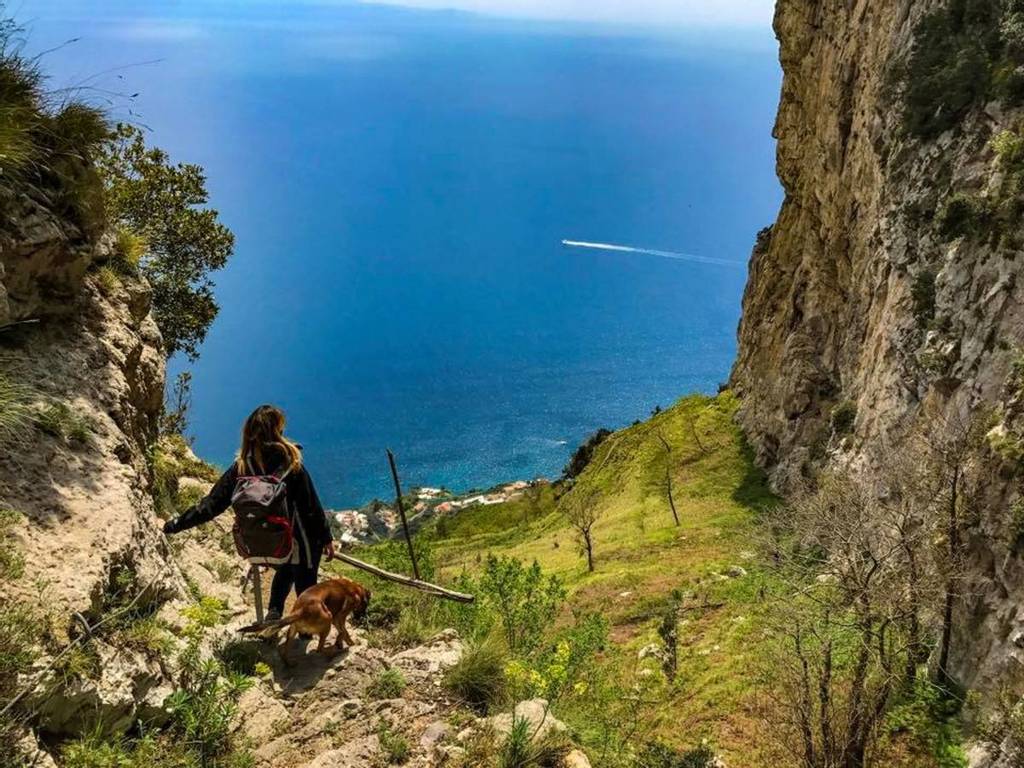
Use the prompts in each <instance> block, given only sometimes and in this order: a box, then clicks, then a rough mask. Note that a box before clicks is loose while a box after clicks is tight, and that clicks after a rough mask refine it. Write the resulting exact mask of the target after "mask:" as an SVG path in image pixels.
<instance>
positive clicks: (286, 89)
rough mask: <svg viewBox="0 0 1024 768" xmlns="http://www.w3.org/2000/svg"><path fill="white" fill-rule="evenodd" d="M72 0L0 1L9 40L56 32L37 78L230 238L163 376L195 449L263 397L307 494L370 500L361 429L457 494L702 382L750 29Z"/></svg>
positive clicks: (514, 472)
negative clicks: (208, 208) (13, 4)
mask: <svg viewBox="0 0 1024 768" xmlns="http://www.w3.org/2000/svg"><path fill="white" fill-rule="evenodd" d="M100 5H101V6H102V7H101V9H99V10H98V9H97V8H96V4H93V3H89V4H86V3H84V2H83V3H76V2H62V3H59V4H54V3H46V2H40V1H39V0H25V1H24V2H23V3H21V4H20V6H19V8H18V9H17V10H18V12H19V16H20V17H21V18H22V19H23V20H25V21H28V22H29V26H30V31H31V34H32V38H31V47H32V50H40V49H42V48H46V47H51V46H53V45H55V44H57V43H60V42H61V41H62V40H64V39H66V38H70V37H79V38H80V39H79V40H78V41H77V42H75V43H72V44H69V45H67V46H64V47H62V48H60V49H59V50H57V51H54V52H52V53H49V54H47V55H46V56H45V57H44V64H45V66H46V68H47V69H48V70H49V71H51V72H52V73H53V80H52V85H53V86H54V87H63V86H68V85H77V84H83V83H84V84H85V85H87V86H90V87H91V86H96V87H98V88H100V89H102V90H95V91H93V90H88V91H84V93H86V94H87V95H90V96H91V97H93V98H97V99H102V98H109V99H110V103H111V110H112V112H113V114H114V115H115V117H119V118H129V119H132V120H134V121H137V122H140V123H142V124H144V125H145V126H147V127H148V128H149V129H150V130H151V140H152V142H153V143H155V144H158V145H160V146H163V147H165V148H166V149H168V150H169V151H170V152H171V153H172V156H173V157H174V158H175V159H178V160H184V161H190V162H197V163H200V164H202V165H203V166H204V167H205V168H206V170H207V172H208V175H209V187H210V191H211V196H212V203H213V204H214V205H215V206H216V207H217V208H219V209H220V211H221V213H222V216H223V219H224V221H225V222H226V223H227V224H228V225H229V226H230V227H231V228H232V229H233V230H234V232H235V234H236V236H237V250H236V254H235V256H234V259H233V261H232V262H231V264H230V266H229V267H228V268H227V269H225V270H224V271H223V272H222V273H220V274H219V275H218V277H217V296H218V299H219V300H220V303H221V306H222V310H221V314H220V316H219V317H218V319H217V321H216V323H215V324H214V326H213V328H212V330H211V331H210V334H209V337H208V339H207V342H206V344H205V346H204V347H203V350H202V357H201V359H200V360H199V362H198V363H197V364H196V365H195V366H193V372H194V393H193V395H194V404H193V411H192V424H193V429H192V431H193V433H194V436H195V446H196V449H197V451H198V452H199V453H200V454H201V455H203V456H205V457H207V458H209V459H212V460H214V461H216V462H220V463H226V462H228V461H230V459H231V457H232V454H233V451H234V450H235V446H236V440H237V435H238V431H239V427H240V424H241V421H242V420H243V418H244V417H245V416H246V414H247V413H248V412H249V411H250V410H251V409H252V408H253V407H254V406H255V405H257V404H259V403H261V402H264V401H270V402H275V403H278V404H280V405H281V406H282V407H284V408H285V410H286V412H287V413H288V416H289V431H290V433H291V434H292V435H293V436H294V437H295V438H296V439H298V440H299V441H301V442H302V443H303V445H304V446H305V449H306V455H307V463H308V465H309V467H310V469H311V471H312V472H313V475H314V477H315V479H316V480H317V483H318V486H319V487H320V491H321V495H322V496H323V497H324V500H325V502H326V503H328V504H330V505H332V506H342V505H348V504H353V503H357V502H361V501H364V500H366V499H368V498H369V497H371V496H373V495H382V494H386V493H387V492H388V487H389V486H388V482H389V478H388V474H387V464H386V461H385V457H384V449H385V447H391V448H393V449H394V450H395V452H396V454H397V455H398V458H399V463H400V468H401V469H402V472H403V476H404V479H405V481H406V482H407V483H408V484H410V485H411V484H445V485H447V486H449V487H452V488H456V489H464V488H468V487H471V486H487V485H489V484H492V483H495V482H498V481H501V480H506V479H511V478H519V477H531V476H536V475H554V474H556V473H557V472H558V471H559V470H560V468H561V467H562V465H563V464H564V462H565V459H566V458H567V456H568V454H569V452H570V450H571V449H572V447H573V446H574V445H575V444H577V443H578V442H579V441H580V440H581V439H582V438H583V437H584V436H585V435H586V434H588V433H589V432H591V431H593V430H594V429H595V428H597V427H599V426H613V427H614V426H620V425H623V424H626V423H629V422H631V421H632V420H634V419H635V418H640V417H643V416H645V415H646V414H647V413H648V412H649V411H650V410H651V409H652V408H653V407H654V406H655V405H657V404H661V405H667V404H668V403H670V402H672V401H673V400H675V399H676V398H677V397H679V396H680V395H683V394H685V393H687V392H692V391H702V392H714V391H715V389H716V387H717V385H718V383H719V382H721V381H723V380H724V379H725V378H726V377H727V375H728V371H729V367H730V365H731V362H732V359H733V355H734V352H735V341H734V335H735V328H736V323H737V320H738V317H739V302H740V297H741V293H742V288H743V283H744V279H745V264H746V260H747V257H748V254H749V251H750V248H751V246H752V244H753V241H754V236H755V233H756V232H757V230H758V229H759V228H760V227H762V226H764V225H765V224H767V223H769V222H770V221H771V220H772V218H773V216H774V213H775V211H776V208H777V206H778V203H779V200H780V197H781V195H780V191H779V188H778V185H777V182H776V180H775V177H774V172H773V163H774V142H773V141H772V139H771V137H770V129H771V125H772V121H773V118H774V111H775V104H776V101H777V97H778V86H779V71H778V66H777V63H776V52H775V46H774V41H773V40H772V38H771V36H770V32H769V30H767V29H765V30H764V31H763V32H739V31H736V32H727V31H720V32H708V31H702V32H689V33H688V32H686V31H676V32H667V31H663V30H662V31H647V30H643V29H640V28H636V29H632V28H630V29H623V28H620V29H612V28H608V27H594V26H582V25H573V24H553V23H532V22H522V21H519V22H512V21H501V20H494V19H487V18H483V17H473V16H469V15H466V14H458V13H450V12H421V11H410V10H405V9H400V8H389V7H385V6H344V5H342V6H333V7H332V6H322V5H320V6H302V5H295V6H289V9H290V10H288V12H287V15H285V14H284V12H282V11H280V10H275V9H273V8H272V7H271V6H262V5H255V6H249V5H245V4H234V5H231V6H226V5H221V6H218V5H216V4H211V3H204V4H202V5H201V7H200V6H199V5H191V4H190V3H188V2H185V3H182V2H177V3H173V4H167V5H168V8H169V10H167V9H165V10H164V11H163V12H162V13H163V14H164V15H162V16H160V15H158V13H157V11H156V10H154V9H153V8H149V9H148V10H139V9H137V8H136V7H135V5H140V6H141V5H143V4H127V3H124V4H122V3H120V2H109V3H102V4H100ZM159 6H160V4H156V6H155V7H159ZM200 8H201V9H200ZM218 9H219V10H218ZM143 14H145V15H143ZM154 60H156V61H154ZM120 67H124V68H123V69H117V70H115V71H110V72H108V71H106V70H108V69H111V68H120ZM93 76H96V77H93ZM108 91H111V92H113V93H112V94H110V93H107V92H108ZM135 92H137V93H138V96H137V97H136V98H134V99H133V98H130V97H129V96H128V95H129V94H132V93H135ZM563 238H569V239H577V240H588V241H601V242H607V243H619V244H626V245H632V246H640V247H647V248H655V249H663V250H670V251H684V252H688V253H694V254H700V255H705V256H712V257H715V258H722V259H731V260H735V261H737V262H740V264H741V266H740V267H738V268H734V267H726V266H718V265H708V264H699V263H690V262H683V261H674V260H668V259H662V258H658V257H655V256H647V255H642V254H623V253H614V252H604V251H593V250H580V249H569V248H565V247H564V246H562V245H561V244H560V241H561V240H562V239H563ZM180 367H181V361H176V363H175V366H174V368H175V369H179V368H180Z"/></svg>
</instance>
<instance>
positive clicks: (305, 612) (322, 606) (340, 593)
mask: <svg viewBox="0 0 1024 768" xmlns="http://www.w3.org/2000/svg"><path fill="white" fill-rule="evenodd" d="M369 604H370V590H368V589H367V588H366V587H364V586H363V585H362V584H358V583H356V582H354V581H352V579H346V578H344V577H339V578H336V579H331V580H330V581H322V582H320V583H319V584H315V585H313V586H312V587H310V588H309V589H307V590H306V591H304V592H303V593H302V594H301V595H299V597H298V599H297V600H296V601H295V603H294V604H293V605H292V608H291V610H290V611H289V612H288V615H287V616H284V617H282V618H281V619H279V620H278V621H275V622H272V623H270V624H263V625H255V626H253V627H252V629H253V630H254V631H258V632H259V633H260V634H265V633H267V632H268V631H269V630H281V629H283V628H284V627H288V634H287V636H286V637H285V640H284V642H283V643H282V644H281V645H279V646H278V652H279V653H280V654H281V658H282V659H284V662H285V663H286V664H290V663H291V661H290V660H289V658H288V647H289V646H290V645H291V642H292V640H293V639H294V638H295V635H297V634H299V633H302V634H308V635H317V636H318V637H319V640H320V642H319V643H317V646H316V649H317V651H319V652H321V653H323V650H324V644H325V643H326V642H327V636H328V635H329V634H330V633H331V627H332V626H334V627H335V628H336V629H337V630H338V637H337V639H336V640H335V642H334V645H335V647H336V648H338V649H341V648H344V647H345V646H344V645H343V641H344V642H345V643H348V644H349V645H354V644H355V641H354V640H352V637H351V635H349V633H348V630H347V629H346V628H345V620H346V619H347V618H348V617H349V616H350V615H351V616H353V617H355V618H357V619H361V618H362V617H363V616H364V615H365V614H366V607H367V606H368V605H369ZM246 629H249V628H248V627H247V628H246ZM243 631H244V630H243Z"/></svg>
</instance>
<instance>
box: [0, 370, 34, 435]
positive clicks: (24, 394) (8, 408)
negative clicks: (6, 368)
mask: <svg viewBox="0 0 1024 768" xmlns="http://www.w3.org/2000/svg"><path fill="white" fill-rule="evenodd" d="M32 400H33V392H32V390H31V389H29V388H28V387H26V386H25V385H24V384H21V383H19V382H17V381H15V380H14V379H12V378H11V377H10V376H7V375H5V374H2V373H0V448H11V447H13V446H17V445H18V444H19V443H22V442H23V441H25V440H26V439H27V438H28V436H29V434H31V431H32V428H33V427H34V425H35V414H34V412H33V410H32Z"/></svg>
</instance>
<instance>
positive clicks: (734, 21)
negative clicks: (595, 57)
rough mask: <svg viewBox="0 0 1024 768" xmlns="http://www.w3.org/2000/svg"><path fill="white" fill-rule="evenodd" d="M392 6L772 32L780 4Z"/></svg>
mask: <svg viewBox="0 0 1024 768" xmlns="http://www.w3.org/2000/svg"><path fill="white" fill-rule="evenodd" d="M368 1H375V0H368ZM376 1H384V0H376ZM390 4H394V5H406V6H415V7H420V8H458V9H461V10H466V11H477V12H480V13H489V14H496V15H500V16H523V17H529V18H541V19H574V20H587V21H608V22H626V23H640V24H650V23H654V24H679V25H702V26H704V25H714V26H767V25H769V24H770V23H771V19H772V11H773V9H774V7H775V0H392V2H391V3H390Z"/></svg>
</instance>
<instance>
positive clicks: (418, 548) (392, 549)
mask: <svg viewBox="0 0 1024 768" xmlns="http://www.w3.org/2000/svg"><path fill="white" fill-rule="evenodd" d="M412 548H413V552H414V553H415V555H416V565H417V566H418V567H419V571H420V578H421V579H423V580H424V581H430V580H431V579H433V578H435V577H436V575H437V566H436V564H435V562H434V551H433V548H432V547H431V546H430V541H429V540H428V539H427V538H426V537H424V536H414V537H413V540H412ZM368 554H369V557H370V559H371V560H372V561H373V562H374V563H375V564H376V565H378V566H380V567H381V568H383V569H384V570H385V571H391V572H392V573H401V574H407V575H412V572H413V571H412V559H411V558H410V557H409V545H408V544H406V542H405V540H404V539H389V540H388V541H385V542H382V543H380V544H377V545H375V546H374V547H373V548H372V549H370V550H369V551H368Z"/></svg>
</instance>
